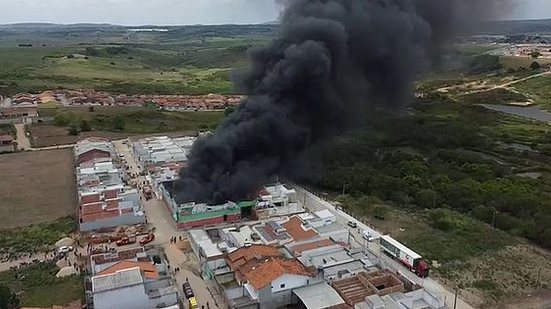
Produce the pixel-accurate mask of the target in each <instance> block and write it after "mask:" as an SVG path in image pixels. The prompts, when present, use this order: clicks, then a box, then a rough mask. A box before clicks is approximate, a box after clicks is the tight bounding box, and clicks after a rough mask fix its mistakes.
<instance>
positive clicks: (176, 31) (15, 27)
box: [0, 23, 278, 37]
mask: <svg viewBox="0 0 551 309" xmlns="http://www.w3.org/2000/svg"><path fill="white" fill-rule="evenodd" d="M140 28H145V29H157V28H162V29H167V30H168V32H169V34H170V35H180V36H182V35H183V36H193V37H213V36H219V37H233V36H251V35H252V36H255V35H261V36H271V35H273V34H274V32H275V31H276V30H277V28H278V25H277V24H272V23H270V24H254V25H232V24H228V25H185V26H184V25H182V26H158V25H143V26H120V25H111V24H68V25H62V24H50V23H21V24H4V25H0V31H3V32H8V33H20V34H25V33H45V34H48V33H65V32H67V33H69V32H70V33H74V32H82V33H84V32H95V31H97V32H125V31H128V30H129V29H140Z"/></svg>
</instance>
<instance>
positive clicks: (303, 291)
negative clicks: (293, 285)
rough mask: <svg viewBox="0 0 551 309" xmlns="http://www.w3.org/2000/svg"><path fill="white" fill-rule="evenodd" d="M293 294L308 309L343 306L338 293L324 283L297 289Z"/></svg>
mask: <svg viewBox="0 0 551 309" xmlns="http://www.w3.org/2000/svg"><path fill="white" fill-rule="evenodd" d="M293 292H294V293H295V294H296V295H297V296H298V298H300V300H302V303H303V304H304V305H305V306H306V308H308V309H323V308H328V307H331V306H336V305H340V304H344V300H343V299H342V298H341V297H340V295H339V293H337V291H335V289H333V288H332V287H331V286H329V285H328V284H327V283H325V282H323V283H320V284H314V285H309V286H305V287H302V288H298V289H295V290H293Z"/></svg>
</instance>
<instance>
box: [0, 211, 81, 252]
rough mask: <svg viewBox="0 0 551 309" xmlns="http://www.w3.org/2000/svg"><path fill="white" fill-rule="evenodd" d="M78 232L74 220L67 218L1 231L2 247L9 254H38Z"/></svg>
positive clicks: (0, 242)
mask: <svg viewBox="0 0 551 309" xmlns="http://www.w3.org/2000/svg"><path fill="white" fill-rule="evenodd" d="M75 230H76V222H75V220H74V219H73V218H70V217H66V218H61V219H58V220H56V221H54V222H51V223H40V224H31V225H29V226H25V227H18V228H12V229H4V230H0V247H1V248H2V249H3V250H6V251H7V252H37V251H41V250H45V249H50V248H51V246H53V245H54V244H55V242H56V241H58V240H60V239H61V238H63V237H66V236H68V235H69V234H71V233H72V232H74V231H75Z"/></svg>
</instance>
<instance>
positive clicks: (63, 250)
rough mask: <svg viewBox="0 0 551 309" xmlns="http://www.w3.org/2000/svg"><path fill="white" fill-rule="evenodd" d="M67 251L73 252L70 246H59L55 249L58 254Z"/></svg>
mask: <svg viewBox="0 0 551 309" xmlns="http://www.w3.org/2000/svg"><path fill="white" fill-rule="evenodd" d="M69 251H73V247H72V246H61V247H59V248H58V249H57V252H59V253H67V252H69Z"/></svg>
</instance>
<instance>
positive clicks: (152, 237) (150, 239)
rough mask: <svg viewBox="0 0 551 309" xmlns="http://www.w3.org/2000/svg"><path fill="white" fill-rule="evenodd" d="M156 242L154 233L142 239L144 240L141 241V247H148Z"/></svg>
mask: <svg viewBox="0 0 551 309" xmlns="http://www.w3.org/2000/svg"><path fill="white" fill-rule="evenodd" d="M154 240H155V234H153V233H149V234H147V235H145V236H144V238H142V240H140V245H142V246H143V245H147V244H148V243H150V242H152V241H154Z"/></svg>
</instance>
